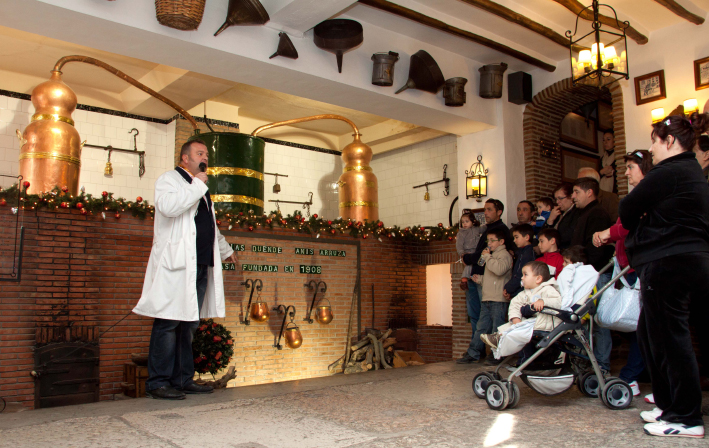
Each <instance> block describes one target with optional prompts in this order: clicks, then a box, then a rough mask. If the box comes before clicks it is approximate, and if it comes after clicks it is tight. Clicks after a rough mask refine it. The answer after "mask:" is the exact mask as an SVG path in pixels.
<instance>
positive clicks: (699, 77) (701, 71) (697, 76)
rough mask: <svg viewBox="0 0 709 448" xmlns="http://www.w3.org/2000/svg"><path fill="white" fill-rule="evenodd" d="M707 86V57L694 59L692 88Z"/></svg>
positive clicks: (708, 71) (708, 59) (708, 76)
mask: <svg viewBox="0 0 709 448" xmlns="http://www.w3.org/2000/svg"><path fill="white" fill-rule="evenodd" d="M707 87H709V58H704V59H697V60H696V61H694V90H702V89H706V88H707Z"/></svg>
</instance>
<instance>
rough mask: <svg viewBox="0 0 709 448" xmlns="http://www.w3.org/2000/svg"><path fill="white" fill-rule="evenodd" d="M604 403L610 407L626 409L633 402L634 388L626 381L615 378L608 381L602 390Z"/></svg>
mask: <svg viewBox="0 0 709 448" xmlns="http://www.w3.org/2000/svg"><path fill="white" fill-rule="evenodd" d="M601 397H602V398H603V404H605V405H606V406H608V408H610V409H613V410H616V409H625V408H627V407H628V406H630V403H632V402H633V390H632V389H631V388H630V385H629V384H628V383H626V382H625V381H623V380H621V379H618V378H614V379H612V380H610V381H608V382H607V383H606V386H605V387H604V388H603V391H602V392H601Z"/></svg>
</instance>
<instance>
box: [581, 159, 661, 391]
mask: <svg viewBox="0 0 709 448" xmlns="http://www.w3.org/2000/svg"><path fill="white" fill-rule="evenodd" d="M623 159H624V160H625V176H626V177H627V178H628V183H629V184H630V185H632V186H633V187H636V186H637V185H638V184H639V183H640V181H642V180H643V178H645V175H646V174H647V173H648V172H650V170H651V169H652V167H653V165H652V156H651V155H650V153H649V152H648V151H643V150H638V151H633V152H631V153H629V154H626V155H625V156H624V157H623ZM626 236H628V231H627V230H626V229H625V228H624V227H623V225H622V224H621V222H620V218H618V220H617V221H616V223H615V224H614V225H613V226H611V227H610V228H608V229H606V230H603V231H600V232H596V233H594V234H593V245H594V246H596V247H601V246H602V245H604V244H611V243H615V256H616V260H617V261H618V266H620V268H621V269H623V268H624V267H626V266H628V256H627V255H626V253H625V237H626ZM625 279H626V280H627V281H628V284H629V285H634V284H635V282H636V281H637V280H638V274H637V273H636V272H635V271H634V270H633V269H631V270H630V271H628V273H627V274H625ZM628 338H629V339H630V350H629V351H628V360H627V362H626V363H625V367H623V368H622V369H621V370H620V374H619V375H618V377H619V378H620V379H621V380H623V381H625V382H626V383H628V384H629V385H630V388H631V389H632V390H633V395H635V396H638V395H640V388H639V387H638V377H639V376H640V374H641V373H642V371H643V369H645V362H644V361H643V357H642V353H641V351H640V347H639V346H638V338H637V334H636V332H632V333H628Z"/></svg>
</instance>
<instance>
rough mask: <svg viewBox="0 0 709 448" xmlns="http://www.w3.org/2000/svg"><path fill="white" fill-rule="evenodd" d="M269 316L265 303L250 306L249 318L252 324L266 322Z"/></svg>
mask: <svg viewBox="0 0 709 448" xmlns="http://www.w3.org/2000/svg"><path fill="white" fill-rule="evenodd" d="M270 315H271V313H270V312H269V310H268V305H267V304H266V302H254V303H252V304H251V311H250V312H249V316H250V317H251V320H253V321H254V322H266V321H267V320H268V318H269V316H270Z"/></svg>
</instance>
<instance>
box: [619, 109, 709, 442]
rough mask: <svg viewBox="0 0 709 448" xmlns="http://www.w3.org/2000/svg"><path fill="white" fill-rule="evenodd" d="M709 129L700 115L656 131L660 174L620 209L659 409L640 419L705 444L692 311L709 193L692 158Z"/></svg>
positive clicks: (699, 291)
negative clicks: (636, 276) (699, 137)
mask: <svg viewBox="0 0 709 448" xmlns="http://www.w3.org/2000/svg"><path fill="white" fill-rule="evenodd" d="M708 127H709V116H707V115H706V114H703V115H699V114H697V113H694V114H692V116H691V118H690V120H688V119H686V118H685V117H682V116H677V115H673V116H670V117H667V118H665V119H663V120H662V121H660V122H658V123H655V124H653V125H652V128H653V129H652V133H651V138H652V146H651V147H650V153H652V159H653V162H654V163H655V167H654V168H653V169H652V170H650V171H649V172H648V173H647V176H645V180H643V181H642V182H640V183H639V184H638V185H637V186H636V187H635V188H634V189H633V190H632V191H631V192H630V193H628V195H627V196H626V197H625V198H623V200H622V201H621V202H620V209H619V215H620V221H621V223H622V224H623V227H625V228H626V229H628V231H629V234H628V236H627V238H626V239H625V247H626V253H627V254H628V259H629V261H630V265H631V266H632V267H633V268H634V269H635V270H636V271H637V272H638V274H639V277H640V285H641V290H640V294H641V300H642V311H641V313H640V319H639V321H638V330H637V334H638V344H639V345H640V349H641V350H642V354H643V358H644V359H645V364H646V367H647V369H648V371H649V373H650V378H651V379H652V392H653V396H654V400H655V403H656V405H657V408H655V409H654V410H652V411H645V412H641V413H640V416H641V417H642V419H643V420H645V421H646V422H648V423H647V424H646V425H645V432H646V433H647V434H650V435H656V436H676V437H699V438H701V437H704V426H703V424H704V422H703V421H702V411H701V404H702V393H701V388H700V384H699V369H698V367H697V360H696V358H695V356H694V350H693V349H692V341H691V337H690V333H689V309H690V304H691V302H692V301H695V300H705V295H706V292H707V291H708V290H709V222H707V217H709V188H707V179H706V178H705V177H704V175H703V174H702V169H701V168H700V167H699V164H697V161H696V158H695V155H694V153H693V152H692V150H693V149H694V145H695V142H696V139H697V135H698V134H701V133H703V132H705V131H706V130H707V128H708Z"/></svg>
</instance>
